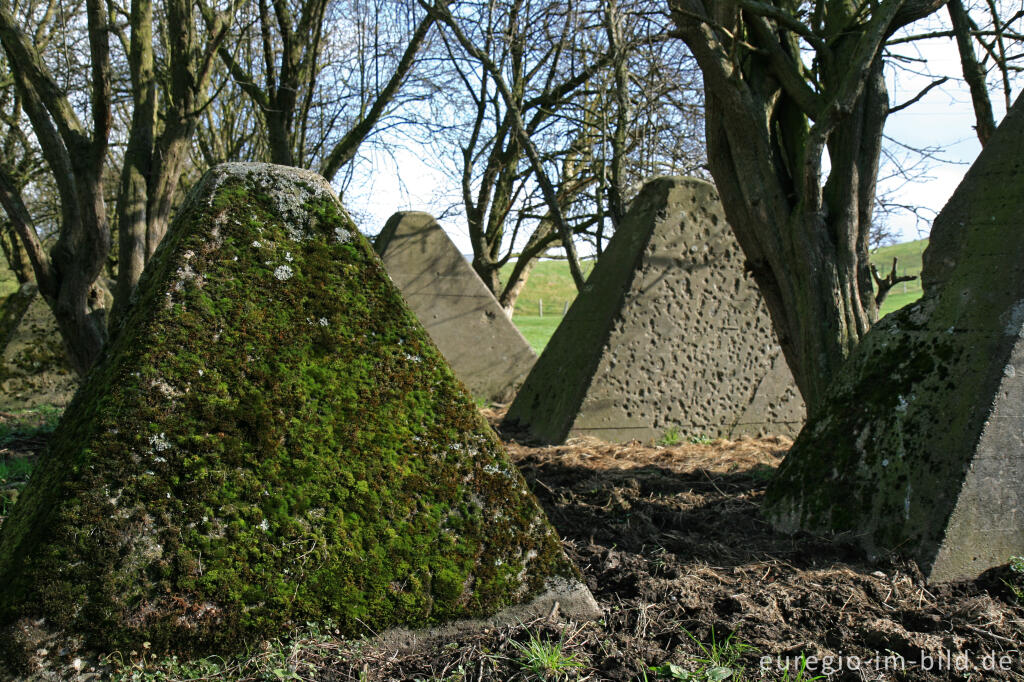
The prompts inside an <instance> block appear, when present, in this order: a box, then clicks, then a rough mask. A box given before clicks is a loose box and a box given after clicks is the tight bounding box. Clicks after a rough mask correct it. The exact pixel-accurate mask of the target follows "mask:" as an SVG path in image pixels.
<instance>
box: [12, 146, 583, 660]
mask: <svg viewBox="0 0 1024 682" xmlns="http://www.w3.org/2000/svg"><path fill="white" fill-rule="evenodd" d="M0 575H3V580H0V661H13V660H20V661H21V662H22V663H24V661H25V659H26V657H31V656H32V653H33V652H34V651H36V649H37V648H40V647H42V648H47V649H49V650H51V651H56V650H57V646H52V645H51V643H52V641H58V642H61V643H62V644H61V645H62V646H71V645H73V644H74V643H76V642H77V643H78V644H79V645H81V646H84V647H89V648H98V649H107V650H110V649H114V648H117V649H120V650H122V651H127V650H131V649H136V650H138V651H142V649H141V648H139V647H140V646H141V645H142V643H143V642H150V643H151V646H152V650H156V651H162V652H167V651H173V652H174V653H177V654H179V655H183V654H187V653H190V652H199V651H224V652H231V651H238V650H239V649H240V648H242V647H243V646H244V644H245V643H246V642H252V641H253V640H254V639H258V638H267V637H272V636H277V635H281V634H284V633H285V632H286V631H287V629H288V627H289V626H290V625H291V624H295V623H303V622H306V621H321V620H324V619H327V618H330V619H333V620H334V621H336V622H337V623H338V624H339V627H340V628H342V629H343V631H344V632H346V633H348V634H351V635H355V634H361V633H365V632H369V631H380V630H383V629H386V628H390V627H393V626H402V627H405V628H420V627H424V626H430V625H434V624H437V623H445V622H449V621H453V620H460V619H465V618H480V617H486V616H490V615H492V614H494V613H496V612H499V611H501V610H502V609H506V608H508V607H512V606H514V605H516V604H520V603H524V602H529V601H530V600H531V599H544V598H548V600H549V601H550V598H557V599H559V600H560V601H561V605H562V611H563V612H564V611H565V609H566V607H567V606H568V608H569V609H570V612H569V616H570V617H589V616H593V615H595V612H596V605H595V603H594V601H593V599H592V597H590V595H589V592H587V590H586V588H585V587H584V586H583V585H581V584H580V583H579V581H578V578H577V575H578V574H577V572H576V570H575V569H574V567H573V566H572V565H571V564H570V562H569V561H568V560H567V559H566V557H565V555H564V554H563V552H562V549H561V545H560V542H559V538H558V536H557V534H556V533H555V532H554V530H553V529H552V528H551V526H550V525H549V524H548V522H547V519H546V518H545V516H544V513H543V511H542V510H541V508H540V507H539V505H538V504H537V502H536V500H535V498H534V497H533V496H532V495H531V494H530V493H529V491H528V490H527V488H526V485H525V482H524V480H523V478H522V476H521V475H520V474H519V472H518V470H517V469H516V468H515V467H514V466H513V465H512V464H511V463H510V461H509V459H508V457H507V455H506V454H505V452H504V449H503V447H502V446H501V444H500V442H499V441H498V440H497V439H496V437H495V436H494V433H493V432H492V431H491V429H490V428H489V427H488V426H487V424H486V422H485V421H484V420H483V419H482V417H481V416H480V415H479V414H478V412H477V410H476V409H475V406H474V404H473V401H472V398H471V397H470V396H469V395H468V394H467V393H466V392H465V390H464V388H463V387H462V385H461V384H460V383H459V382H458V381H457V380H456V379H455V377H454V376H453V375H452V373H451V370H450V369H449V368H448V365H447V363H445V362H444V359H443V358H442V357H441V355H440V353H438V351H437V349H436V348H435V346H434V345H433V344H432V343H431V342H430V339H429V338H428V336H427V335H426V333H425V332H424V330H423V328H422V327H421V326H420V324H419V323H418V322H417V321H416V318H415V316H413V314H412V313H411V312H410V311H409V309H408V308H407V307H406V306H405V304H404V303H403V302H402V299H401V295H400V294H399V292H398V290H397V289H396V288H395V286H394V285H393V284H392V283H391V281H390V279H388V277H387V275H386V273H385V272H384V269H383V266H382V265H381V263H380V260H379V259H378V257H377V255H376V254H375V253H374V252H373V250H372V249H371V247H370V245H369V243H368V242H367V241H366V240H365V239H364V238H363V237H362V236H361V235H360V234H359V233H358V232H357V231H356V229H355V226H354V225H353V224H352V222H351V220H350V219H349V218H348V216H347V215H346V214H345V212H344V210H343V209H342V208H341V205H340V204H339V203H338V201H337V199H336V198H335V197H334V195H333V194H332V193H331V191H330V187H329V186H328V185H327V183H326V182H324V181H323V179H322V178H320V177H319V176H316V175H314V174H312V173H309V172H307V171H300V170H296V169H289V168H284V167H279V166H268V165H263V164H227V165H224V166H219V167H217V168H215V169H214V170H212V171H210V172H209V173H208V174H207V175H206V176H205V177H204V179H203V180H202V181H201V182H200V184H199V185H198V187H197V189H196V190H194V192H193V193H192V194H191V195H190V198H189V200H188V202H187V204H186V206H185V207H184V208H183V209H182V211H181V212H180V214H179V216H178V217H177V218H176V220H175V223H174V225H173V227H172V228H171V230H170V231H169V233H168V235H167V237H166V238H165V239H164V241H163V243H162V244H161V246H160V249H159V250H158V251H157V253H156V254H155V256H154V258H153V260H152V261H151V262H150V264H149V265H148V266H147V268H146V271H145V273H144V276H143V279H142V281H141V282H140V284H139V290H138V301H137V303H136V304H134V305H133V307H132V309H131V310H130V311H129V313H128V317H127V318H126V320H125V323H124V327H123V328H122V330H121V332H120V333H119V334H118V336H117V337H116V338H115V340H114V341H113V342H112V345H111V346H110V347H109V348H108V349H107V351H106V353H105V355H104V357H103V359H102V360H101V362H100V364H98V365H97V366H96V367H95V368H94V369H93V370H92V371H91V372H90V373H89V375H88V377H87V378H86V380H85V383H84V385H83V387H82V389H81V390H80V391H79V392H78V394H77V395H76V397H75V399H74V400H73V401H72V403H71V405H70V406H69V407H68V409H67V411H66V412H65V414H64V418H63V419H62V421H61V422H60V425H59V426H58V428H57V431H56V432H55V433H54V435H53V438H52V441H51V444H50V448H49V451H48V453H47V454H46V455H45V456H44V457H43V458H42V460H41V462H40V468H39V470H38V471H37V472H36V473H35V474H33V476H32V479H31V482H30V483H29V485H28V486H27V487H26V488H25V490H24V492H23V493H22V495H21V497H20V499H19V501H18V503H17V505H16V506H15V507H14V509H13V511H12V513H11V515H10V516H9V518H8V519H7V520H6V521H5V523H4V524H3V526H2V527H0ZM545 595H547V597H545ZM551 595H555V596H554V597H551ZM69 642H70V644H69Z"/></svg>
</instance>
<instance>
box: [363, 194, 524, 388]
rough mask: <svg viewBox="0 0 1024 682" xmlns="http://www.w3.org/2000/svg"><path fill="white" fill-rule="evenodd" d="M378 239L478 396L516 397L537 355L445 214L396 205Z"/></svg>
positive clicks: (400, 282) (412, 301)
mask: <svg viewBox="0 0 1024 682" xmlns="http://www.w3.org/2000/svg"><path fill="white" fill-rule="evenodd" d="M373 247H374V249H375V250H376V251H377V253H378V254H380V257H381V260H383V261H384V267H385V268H386V269H387V271H388V274H389V275H390V276H391V280H392V281H393V282H394V283H395V284H396V285H397V286H398V289H399V290H400V291H401V292H402V296H403V298H405V302H406V303H408V304H409V307H410V308H412V311H413V312H414V313H415V314H416V317H418V318H419V320H420V322H421V323H422V324H423V326H424V327H426V329H427V333H428V334H430V338H431V339H433V340H434V343H435V344H437V347H438V349H439V350H440V351H441V354H442V355H444V357H445V359H446V360H447V361H448V364H449V365H451V368H452V370H453V371H454V372H455V376H457V377H458V378H459V379H461V380H462V382H463V383H464V384H466V387H467V388H469V390H470V392H471V393H472V394H473V395H474V396H475V397H477V398H483V399H486V400H491V401H495V402H499V403H507V402H508V401H510V400H511V399H512V397H513V396H514V395H515V391H516V389H517V388H518V387H519V385H520V384H522V383H523V380H524V379H525V378H526V375H527V373H528V372H529V371H530V368H531V367H532V366H533V363H534V362H535V361H536V359H537V355H536V354H535V353H534V352H533V348H531V347H530V344H529V343H528V342H527V341H526V339H524V338H523V335H522V334H520V333H519V330H518V329H516V326H515V325H514V324H512V322H511V321H510V320H509V319H508V317H506V316H505V313H504V311H502V309H501V306H499V305H498V301H497V300H496V299H495V298H494V296H493V295H492V294H491V292H490V290H488V288H487V287H486V286H485V285H484V283H483V281H481V279H480V277H479V276H477V274H476V272H474V271H473V268H472V267H471V266H470V265H469V263H467V262H466V259H465V258H463V257H462V254H461V253H459V250H458V248H456V246H455V244H453V243H452V240H451V239H449V238H448V235H446V234H445V233H444V230H442V229H441V226H440V225H438V224H437V221H436V220H434V218H433V217H432V216H431V215H429V214H427V213H422V212H419V211H403V212H399V213H396V214H394V215H393V216H391V218H389V219H388V222H387V224H386V225H385V226H384V230H383V231H382V232H381V233H380V235H378V236H377V239H376V241H374V244H373Z"/></svg>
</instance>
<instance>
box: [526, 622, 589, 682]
mask: <svg viewBox="0 0 1024 682" xmlns="http://www.w3.org/2000/svg"><path fill="white" fill-rule="evenodd" d="M512 647H513V648H515V649H516V651H518V652H519V655H518V656H517V657H516V662H517V663H518V664H519V666H520V667H521V668H523V670H524V671H526V673H527V674H528V675H529V679H536V680H546V681H548V680H565V679H569V677H570V675H571V674H572V673H573V672H575V671H578V670H580V669H581V668H583V667H584V665H585V664H584V662H583V661H582V660H580V658H579V656H578V655H577V654H576V653H570V652H568V651H567V650H566V646H565V641H564V640H563V639H562V637H559V638H558V640H557V641H551V640H546V639H544V638H542V637H541V636H540V635H539V634H537V633H534V632H531V633H530V634H529V639H528V640H527V641H526V643H523V642H516V641H513V642H512Z"/></svg>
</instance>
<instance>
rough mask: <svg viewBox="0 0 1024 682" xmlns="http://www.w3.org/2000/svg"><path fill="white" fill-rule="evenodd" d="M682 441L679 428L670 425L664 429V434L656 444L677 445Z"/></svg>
mask: <svg viewBox="0 0 1024 682" xmlns="http://www.w3.org/2000/svg"><path fill="white" fill-rule="evenodd" d="M682 441H683V434H682V433H680V432H679V429H677V428H676V427H674V426H673V427H672V428H670V429H668V430H666V431H665V435H663V436H662V437H661V440H659V441H658V445H679V443H681V442H682Z"/></svg>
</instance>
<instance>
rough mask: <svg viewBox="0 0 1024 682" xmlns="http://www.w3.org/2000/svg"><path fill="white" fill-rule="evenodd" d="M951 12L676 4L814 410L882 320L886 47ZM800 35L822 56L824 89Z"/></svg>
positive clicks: (719, 166)
mask: <svg viewBox="0 0 1024 682" xmlns="http://www.w3.org/2000/svg"><path fill="white" fill-rule="evenodd" d="M941 5H942V2H941V1H940V0H935V1H934V2H932V1H925V0H919V1H915V2H910V1H904V2H898V1H897V2H889V3H880V4H879V5H878V7H876V8H873V9H872V10H871V13H869V14H866V15H864V16H862V15H861V14H860V13H859V12H860V10H859V9H856V8H852V6H850V5H849V3H843V2H840V1H839V0H836V1H835V2H832V1H831V0H822V1H821V2H818V3H817V4H816V5H815V6H814V7H812V8H811V11H810V12H809V13H808V14H807V15H806V16H807V20H808V21H809V22H811V23H809V24H802V23H801V21H802V20H803V16H804V15H801V16H799V17H798V16H796V15H787V14H786V11H787V10H786V9H785V8H784V7H782V6H780V3H754V2H710V0H708V1H707V2H699V1H698V0H672V7H673V10H674V15H673V16H674V19H675V21H676V24H677V26H678V27H679V28H680V31H681V35H682V37H683V39H684V40H685V41H686V43H687V44H688V45H689V47H690V49H691V51H692V52H693V54H694V57H695V58H696V60H697V63H698V65H699V66H700V68H701V71H702V73H703V75H704V83H705V92H706V98H707V103H706V106H707V110H706V117H707V118H706V125H707V144H708V161H709V165H710V167H711V173H712V175H713V177H714V179H715V184H716V185H717V187H718V190H719V193H720V195H721V198H722V203H723V205H724V208H725V213H726V216H727V218H728V219H729V223H730V225H731V226H732V228H733V231H734V232H735V234H736V237H737V240H738V241H739V244H740V247H741V248H742V250H743V253H744V255H745V256H746V259H747V264H748V267H749V269H750V271H751V272H752V274H753V276H754V279H755V281H756V282H757V284H758V287H759V288H760V290H761V293H762V294H763V295H764V298H765V301H766V304H767V307H768V311H769V313H770V314H771V317H772V321H773V323H774V326H775V331H776V333H777V334H778V337H779V342H780V344H781V346H782V349H783V352H784V353H785V356H786V360H787V362H788V364H789V367H790V369H791V371H792V373H793V377H794V379H795V380H796V382H797V385H798V386H799V388H800V391H801V393H802V395H803V398H804V401H805V403H806V404H807V410H808V413H809V415H814V414H815V412H816V411H817V410H818V409H819V408H820V407H821V405H822V403H823V401H824V397H825V393H826V391H827V389H828V387H829V385H830V383H831V381H832V378H833V377H834V376H835V374H836V372H837V371H838V370H839V368H840V367H841V366H842V365H843V363H844V361H845V360H846V358H847V356H848V355H849V353H850V352H851V351H852V349H853V348H854V347H855V346H856V345H857V344H858V343H859V342H860V340H861V338H862V337H863V336H864V334H866V333H867V331H868V329H869V328H870V326H871V324H872V323H873V322H874V321H875V318H876V317H877V307H876V305H875V301H874V296H873V290H872V279H871V271H870V261H869V259H868V237H869V233H870V227H871V214H872V209H873V205H874V198H875V184H876V180H877V169H878V158H879V154H880V150H881V140H882V128H883V126H884V123H885V118H886V115H887V113H888V96H887V93H886V89H885V83H884V80H883V78H882V55H881V50H882V46H883V45H884V42H885V39H886V38H887V37H888V36H889V35H891V33H892V32H893V31H894V30H896V28H898V27H899V26H901V25H903V24H905V23H908V22H909V21H912V20H914V19H915V18H918V17H920V16H924V15H926V14H928V13H931V12H932V11H935V9H937V8H938V7H940V6H941ZM815 8H816V9H815ZM790 26H797V27H799V28H798V29H796V30H799V31H800V32H801V33H802V34H803V35H804V36H807V39H808V40H810V41H812V42H814V43H815V45H816V47H817V49H818V50H819V54H818V59H819V66H818V72H817V74H816V75H815V78H816V81H815V82H814V83H813V87H812V84H810V83H809V82H808V81H809V79H810V78H811V75H810V74H809V73H807V71H806V68H805V67H804V66H803V65H802V61H801V59H802V53H801V42H800V41H798V40H797V38H796V37H795V35H794V34H793V33H790V32H789V31H788V30H787V29H788V27H790ZM735 36H743V41H742V42H741V41H737V40H736V38H735ZM751 47H754V48H755V50H754V51H750V48H751ZM737 51H739V52H740V53H742V54H741V55H738V54H737ZM826 150H827V152H828V155H829V162H830V166H831V167H830V169H829V171H828V178H827V180H826V181H825V182H824V184H822V182H821V177H822V158H823V155H824V152H825V151H826Z"/></svg>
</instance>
